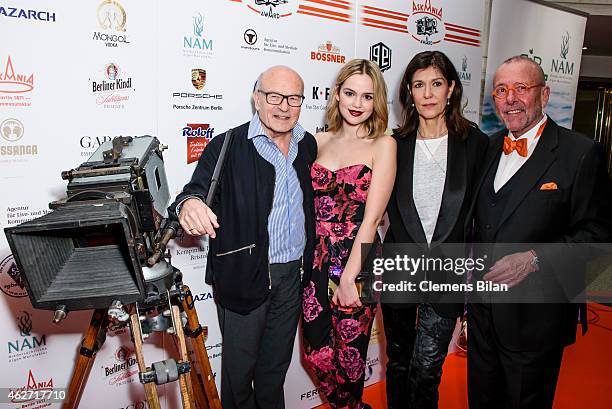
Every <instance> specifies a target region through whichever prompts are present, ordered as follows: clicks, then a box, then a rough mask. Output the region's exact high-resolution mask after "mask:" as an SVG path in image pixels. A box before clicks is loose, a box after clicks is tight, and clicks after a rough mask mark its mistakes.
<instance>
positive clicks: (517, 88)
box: [491, 82, 546, 99]
mask: <svg viewBox="0 0 612 409" xmlns="http://www.w3.org/2000/svg"><path fill="white" fill-rule="evenodd" d="M545 86H546V85H545V84H534V85H526V84H523V83H521V82H518V83H516V84H514V85H498V86H497V87H495V89H494V90H493V93H492V94H491V95H492V96H493V97H494V98H498V99H502V98H506V97H507V96H508V93H509V92H510V91H514V93H515V94H517V95H524V94H525V93H527V91H529V90H530V89H531V88H535V87H545Z"/></svg>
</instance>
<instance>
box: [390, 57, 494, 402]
mask: <svg viewBox="0 0 612 409" xmlns="http://www.w3.org/2000/svg"><path fill="white" fill-rule="evenodd" d="M462 94H463V87H462V85H461V82H460V80H459V76H458V75H457V71H456V69H455V67H454V66H453V64H452V62H451V61H450V60H449V59H448V57H447V56H446V55H444V54H443V53H441V52H439V51H425V52H421V53H419V54H417V55H415V56H414V58H413V59H412V60H411V61H410V63H408V66H407V67H406V71H405V73H404V76H403V78H402V81H401V84H400V102H401V104H402V107H403V121H402V122H403V123H402V124H401V125H400V126H399V127H398V128H397V129H395V130H394V136H395V138H396V139H397V176H396V180H395V187H394V189H393V193H392V195H391V199H390V200H389V205H388V208H387V212H388V216H389V222H390V223H389V230H388V232H387V235H386V237H385V242H387V243H417V244H418V246H419V247H421V248H422V249H423V253H425V254H427V255H430V256H431V255H432V254H437V252H436V247H438V249H439V245H440V244H441V243H465V242H466V241H467V239H468V232H469V230H470V227H471V224H472V221H471V219H472V202H473V198H474V196H475V193H476V192H475V190H476V184H477V182H478V178H479V176H480V163H481V162H482V158H483V157H484V155H485V152H486V149H487V145H488V138H487V137H486V135H485V134H483V133H482V132H481V131H480V130H479V129H478V127H477V126H476V124H474V123H472V122H470V121H469V120H467V119H466V118H465V117H464V116H463V113H462V111H463V107H462V101H461V98H462ZM382 312H383V319H384V326H385V335H386V337H387V357H388V363H387V402H388V407H389V409H397V408H418V409H427V408H437V407H438V385H439V384H440V379H441V377H442V364H443V363H444V359H445V357H446V352H447V349H448V345H449V343H450V340H451V338H452V334H453V330H454V328H455V325H456V322H457V318H458V317H459V316H460V315H462V313H463V304H462V303H452V304H449V303H432V302H431V299H429V300H427V299H425V300H424V301H423V302H419V303H412V304H390V303H389V304H383V305H382ZM417 317H418V319H417Z"/></svg>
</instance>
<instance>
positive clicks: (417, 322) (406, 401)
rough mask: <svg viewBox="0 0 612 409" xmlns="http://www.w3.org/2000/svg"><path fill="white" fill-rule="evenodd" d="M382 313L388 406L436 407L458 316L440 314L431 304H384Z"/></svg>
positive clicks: (394, 408)
mask: <svg viewBox="0 0 612 409" xmlns="http://www.w3.org/2000/svg"><path fill="white" fill-rule="evenodd" d="M417 310H418V319H417ZM382 312H383V320H384V326H385V336H386V338H387V358H388V361H387V373H386V376H387V406H388V408H389V409H436V408H437V407H438V398H439V394H438V386H439V385H440V380H441V378H442V365H443V364H444V359H445V358H446V354H447V352H448V344H449V343H450V341H451V339H452V336H453V331H454V329H455V325H456V323H457V318H446V317H442V316H440V315H438V314H437V313H436V311H435V310H434V308H433V307H432V305H431V304H419V305H418V306H417V305H414V306H411V307H407V308H393V307H391V306H390V305H384V304H383V306H382Z"/></svg>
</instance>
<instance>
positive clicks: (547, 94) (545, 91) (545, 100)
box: [541, 85, 550, 111]
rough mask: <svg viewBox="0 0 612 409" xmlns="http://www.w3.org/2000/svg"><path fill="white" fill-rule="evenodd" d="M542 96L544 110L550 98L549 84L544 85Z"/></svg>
mask: <svg viewBox="0 0 612 409" xmlns="http://www.w3.org/2000/svg"><path fill="white" fill-rule="evenodd" d="M541 97H542V111H543V110H544V108H545V107H546V105H547V104H548V99H549V98H550V87H549V86H548V85H546V86H544V87H542V94H541Z"/></svg>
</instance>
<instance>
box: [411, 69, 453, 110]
mask: <svg viewBox="0 0 612 409" xmlns="http://www.w3.org/2000/svg"><path fill="white" fill-rule="evenodd" d="M454 88H455V82H454V81H451V83H450V84H449V83H448V81H447V80H446V78H444V75H443V74H442V72H441V71H440V70H439V69H437V68H436V67H427V68H422V69H420V70H417V71H415V73H414V75H413V76H412V81H411V83H410V93H411V95H412V100H413V101H414V106H415V108H416V110H417V112H418V113H419V116H420V117H421V118H423V119H435V118H439V117H443V116H444V111H445V109H446V101H447V100H448V98H450V96H451V94H452V93H453V89H454Z"/></svg>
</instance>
